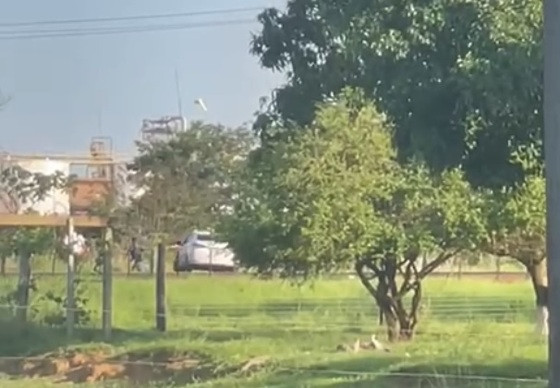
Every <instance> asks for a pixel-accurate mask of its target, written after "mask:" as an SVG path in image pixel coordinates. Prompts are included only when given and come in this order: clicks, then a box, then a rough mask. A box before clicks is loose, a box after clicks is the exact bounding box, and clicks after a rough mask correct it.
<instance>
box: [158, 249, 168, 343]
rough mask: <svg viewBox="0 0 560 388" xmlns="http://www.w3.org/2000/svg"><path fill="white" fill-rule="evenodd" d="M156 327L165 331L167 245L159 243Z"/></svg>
mask: <svg viewBox="0 0 560 388" xmlns="http://www.w3.org/2000/svg"><path fill="white" fill-rule="evenodd" d="M156 328H157V330H159V331H162V332H163V331H165V329H166V320H165V247H164V245H163V244H162V243H159V244H158V255H157V265H156Z"/></svg>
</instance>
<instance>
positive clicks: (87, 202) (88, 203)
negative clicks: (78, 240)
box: [0, 138, 115, 340]
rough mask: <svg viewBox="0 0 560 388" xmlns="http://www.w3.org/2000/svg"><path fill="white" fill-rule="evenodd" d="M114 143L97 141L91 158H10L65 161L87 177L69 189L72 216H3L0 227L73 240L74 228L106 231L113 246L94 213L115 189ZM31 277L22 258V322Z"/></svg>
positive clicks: (70, 327) (106, 316) (107, 273)
mask: <svg viewBox="0 0 560 388" xmlns="http://www.w3.org/2000/svg"><path fill="white" fill-rule="evenodd" d="M111 154H112V144H111V141H110V139H109V138H94V139H93V141H92V143H91V147H90V156H89V157H86V158H72V157H66V158H61V157H56V156H27V157H26V156H17V155H10V159H11V160H12V161H13V162H15V163H17V162H18V161H21V160H33V159H35V160H41V159H43V160H49V159H50V160H65V161H67V162H68V163H69V164H70V165H81V166H83V167H84V168H85V176H82V177H78V179H75V180H72V187H71V190H70V196H69V198H68V201H69V212H68V213H69V214H13V213H0V228H10V227H47V228H48V227H65V228H67V235H68V236H69V240H70V241H71V236H73V235H74V230H75V229H82V230H84V229H86V230H91V229H94V230H104V231H105V233H104V239H105V242H106V244H108V245H110V244H111V243H112V241H111V240H112V237H111V236H112V234H111V230H110V228H109V225H108V220H107V219H106V218H103V217H98V216H94V215H92V214H91V210H92V209H93V208H94V206H95V205H97V204H99V202H102V201H104V200H106V199H107V196H108V195H110V194H111V193H112V192H113V190H114V186H115V185H114V183H115V176H114V175H115V174H114V171H115V170H114V165H115V162H114V160H113V158H112V155H111ZM111 267H112V265H111V257H110V255H109V253H106V254H105V255H104V258H103V307H102V311H103V317H102V324H103V333H104V337H105V339H106V340H109V339H110V337H111V327H112V324H111V321H112V319H111V315H112V311H111V310H112V307H111V306H112V274H111V272H112V271H111ZM30 277H31V269H30V266H29V257H28V256H24V255H22V256H21V257H20V283H21V285H23V287H20V288H21V289H22V290H24V291H25V292H26V294H23V293H22V297H21V301H20V302H19V303H18V307H19V308H18V310H17V311H18V315H19V318H20V320H21V321H22V322H24V321H25V319H26V316H25V314H26V311H27V305H28V299H29V295H28V291H29V287H28V285H29V284H30ZM74 286H75V258H74V254H73V253H70V254H69V256H68V261H67V301H68V302H67V312H66V325H67V333H68V336H69V337H72V335H73V332H74V324H75V303H74V301H75V299H74V296H75V292H74Z"/></svg>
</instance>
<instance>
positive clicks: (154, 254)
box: [150, 245, 158, 275]
mask: <svg viewBox="0 0 560 388" xmlns="http://www.w3.org/2000/svg"><path fill="white" fill-rule="evenodd" d="M157 258H158V246H157V245H156V246H154V249H153V252H152V257H151V259H150V275H153V274H154V270H155V268H154V267H155V264H156V263H157Z"/></svg>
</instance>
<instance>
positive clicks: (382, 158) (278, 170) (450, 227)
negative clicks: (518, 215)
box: [222, 90, 486, 278]
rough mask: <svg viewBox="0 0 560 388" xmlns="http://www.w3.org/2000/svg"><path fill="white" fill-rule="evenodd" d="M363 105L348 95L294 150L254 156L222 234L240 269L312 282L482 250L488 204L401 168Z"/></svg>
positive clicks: (453, 180) (440, 179)
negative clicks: (383, 263)
mask: <svg viewBox="0 0 560 388" xmlns="http://www.w3.org/2000/svg"><path fill="white" fill-rule="evenodd" d="M358 95H359V94H355V93H352V92H351V91H349V90H347V91H345V92H344V93H343V94H342V95H341V97H340V99H339V100H336V101H333V102H330V103H324V104H323V105H321V106H320V108H319V109H318V111H317V115H316V118H315V120H314V121H313V123H312V124H311V125H310V126H309V127H308V128H306V129H305V130H304V131H300V132H299V133H298V134H297V135H296V136H294V137H293V139H292V141H290V142H276V143H269V144H268V145H267V146H266V147H263V148H261V149H259V150H257V151H255V153H254V154H253V155H252V158H251V159H250V160H251V162H250V163H249V164H248V166H247V170H246V171H245V173H244V175H243V176H242V177H241V180H240V181H239V182H238V184H237V189H238V190H239V191H236V198H237V199H236V201H235V206H234V211H233V214H232V215H231V216H229V217H228V219H227V220H226V221H227V222H226V223H225V227H224V228H223V230H222V232H223V233H224V235H225V237H226V238H227V239H228V241H229V242H230V244H231V245H232V247H233V248H234V250H235V251H236V253H237V255H238V258H239V260H240V261H241V263H242V264H243V265H246V266H248V267H250V268H254V269H256V270H257V271H259V272H261V273H269V272H276V273H280V274H281V275H284V276H288V277H303V278H306V277H309V276H314V275H316V274H319V273H321V272H328V271H333V270H338V269H349V268H352V267H353V266H354V264H355V263H356V262H357V261H358V260H361V259H363V258H368V259H369V258H373V259H375V258H380V259H386V258H387V257H394V258H396V259H397V258H401V257H405V256H407V257H410V258H411V260H416V258H417V257H419V256H420V254H421V253H427V254H430V253H434V252H448V251H449V252H451V251H452V252H456V251H459V250H466V249H472V248H473V247H474V246H475V245H476V244H477V243H478V242H480V241H481V239H482V238H483V236H484V232H485V230H486V229H485V226H486V225H485V220H484V213H483V209H484V206H483V199H482V197H481V196H480V195H478V194H477V193H476V192H475V191H474V190H473V189H472V188H471V187H470V185H469V184H468V183H467V181H466V180H465V178H464V174H463V173H462V172H460V171H459V170H452V171H449V172H445V173H444V174H443V175H441V176H433V175H432V174H431V173H430V172H429V170H428V169H427V168H425V167H423V166H422V165H421V164H418V163H416V164H407V165H400V164H399V163H398V162H397V159H396V153H395V150H394V147H393V145H392V128H391V126H390V125H389V123H388V122H387V120H386V118H385V117H384V115H383V114H381V113H380V112H379V111H378V110H377V109H376V107H375V106H374V105H372V104H371V103H367V102H365V101H363V100H362V102H361V103H360V104H356V103H355V102H356V98H355V97H356V96H358ZM358 100H359V99H358ZM256 155H258V158H257V156H256Z"/></svg>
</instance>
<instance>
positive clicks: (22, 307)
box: [16, 252, 31, 323]
mask: <svg viewBox="0 0 560 388" xmlns="http://www.w3.org/2000/svg"><path fill="white" fill-rule="evenodd" d="M29 259H30V255H29V254H28V253H25V252H20V253H19V281H18V288H17V306H16V319H17V320H18V321H19V322H21V323H25V322H26V321H27V310H28V307H29V289H30V288H31V265H30V264H29Z"/></svg>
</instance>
